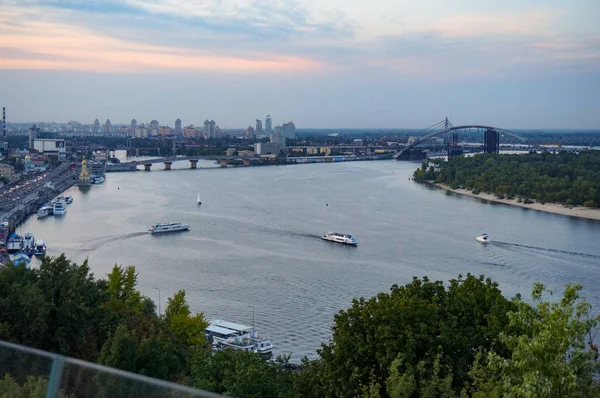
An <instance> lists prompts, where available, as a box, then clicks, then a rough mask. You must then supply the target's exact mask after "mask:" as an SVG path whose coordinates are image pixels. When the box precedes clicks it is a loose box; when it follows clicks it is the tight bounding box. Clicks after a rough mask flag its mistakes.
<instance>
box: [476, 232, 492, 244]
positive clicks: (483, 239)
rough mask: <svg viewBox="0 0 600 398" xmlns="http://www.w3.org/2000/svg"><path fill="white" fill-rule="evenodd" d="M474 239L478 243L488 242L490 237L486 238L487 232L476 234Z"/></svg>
mask: <svg viewBox="0 0 600 398" xmlns="http://www.w3.org/2000/svg"><path fill="white" fill-rule="evenodd" d="M475 240H476V241H477V242H480V243H488V242H489V241H490V238H488V235H487V234H481V236H478V237H477V238H475Z"/></svg>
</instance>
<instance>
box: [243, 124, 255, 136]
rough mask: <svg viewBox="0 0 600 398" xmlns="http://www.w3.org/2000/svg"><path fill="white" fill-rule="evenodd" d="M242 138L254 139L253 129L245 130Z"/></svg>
mask: <svg viewBox="0 0 600 398" xmlns="http://www.w3.org/2000/svg"><path fill="white" fill-rule="evenodd" d="M244 137H246V138H254V127H252V126H248V128H247V129H246V133H245V134H244Z"/></svg>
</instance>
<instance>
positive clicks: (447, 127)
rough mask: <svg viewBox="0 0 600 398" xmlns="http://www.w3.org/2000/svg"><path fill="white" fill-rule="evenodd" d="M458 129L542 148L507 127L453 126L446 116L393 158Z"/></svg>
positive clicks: (497, 140)
mask: <svg viewBox="0 0 600 398" xmlns="http://www.w3.org/2000/svg"><path fill="white" fill-rule="evenodd" d="M436 126H439V127H438V128H439V129H438V130H435V131H433V132H428V130H430V129H432V128H435V127H436ZM459 130H483V131H484V137H486V139H487V134H485V132H488V131H489V132H493V133H502V134H506V135H510V136H511V137H514V138H516V139H518V140H519V141H521V142H523V143H524V144H527V145H529V146H531V147H534V148H536V149H537V150H540V151H543V150H544V149H543V148H542V147H541V146H540V145H539V144H536V143H535V142H533V141H531V140H530V139H527V138H525V137H523V136H521V135H519V134H517V133H515V132H513V131H510V130H507V129H504V128H501V127H494V126H486V125H482V124H468V125H462V126H453V125H452V124H451V123H450V122H449V121H448V118H446V119H445V120H442V121H441V122H438V123H436V124H435V125H433V126H432V127H430V128H428V129H426V130H424V131H423V132H425V135H423V136H421V137H416V139H415V141H414V142H412V143H410V144H408V145H406V146H404V147H403V148H402V149H400V150H399V151H398V152H396V153H395V154H394V159H400V157H401V155H402V154H403V153H406V152H408V151H410V150H412V149H414V148H416V147H417V146H418V145H421V144H423V143H425V142H426V141H428V140H429V139H431V138H434V137H438V136H443V135H445V134H449V133H451V132H454V131H459ZM495 144H499V137H498V138H497V139H496V142H495ZM485 145H486V142H485V141H484V146H485Z"/></svg>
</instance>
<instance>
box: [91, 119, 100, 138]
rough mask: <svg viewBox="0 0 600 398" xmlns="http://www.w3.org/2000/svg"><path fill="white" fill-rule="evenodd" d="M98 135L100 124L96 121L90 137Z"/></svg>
mask: <svg viewBox="0 0 600 398" xmlns="http://www.w3.org/2000/svg"><path fill="white" fill-rule="evenodd" d="M98 134H100V122H99V121H98V119H96V120H94V127H92V135H98Z"/></svg>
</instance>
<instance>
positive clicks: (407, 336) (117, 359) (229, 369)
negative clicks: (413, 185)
mask: <svg viewBox="0 0 600 398" xmlns="http://www.w3.org/2000/svg"><path fill="white" fill-rule="evenodd" d="M581 290H582V287H581V286H580V285H567V286H566V289H565V291H564V294H563V296H562V298H560V299H558V300H557V299H556V298H554V297H553V296H552V295H551V292H549V291H547V290H546V289H545V287H544V286H543V285H540V284H536V285H535V286H534V288H533V293H532V302H533V304H530V303H528V302H526V301H523V300H521V298H520V296H517V297H515V298H513V299H511V300H509V299H508V298H505V297H504V296H503V295H502V292H501V291H500V289H499V286H498V284H497V283H495V282H493V281H492V280H490V279H487V278H485V277H483V276H479V277H476V276H473V275H467V276H466V277H463V276H460V275H459V276H458V277H457V278H456V279H452V280H450V281H449V282H442V281H431V280H429V279H428V278H427V277H423V278H414V279H413V280H412V281H411V282H410V283H407V284H405V285H401V286H400V285H393V286H392V287H391V289H390V291H389V292H388V293H379V294H377V295H376V296H374V297H371V298H359V299H356V300H353V302H352V305H351V306H350V307H349V308H348V309H346V310H342V311H340V312H339V313H338V314H336V315H335V316H334V317H333V321H334V324H333V327H332V336H331V339H330V341H329V342H327V343H325V344H323V345H322V347H321V349H320V350H319V351H318V357H317V358H316V359H313V360H309V359H307V358H304V359H303V360H302V363H301V364H299V365H297V366H292V365H291V364H289V363H288V361H289V356H288V357H279V358H277V360H275V361H267V360H265V359H264V358H262V357H261V356H260V355H258V354H256V353H252V352H245V351H236V350H225V351H218V352H216V353H213V352H211V349H210V347H209V346H207V344H206V339H205V335H204V334H205V328H206V325H207V322H206V320H205V318H204V315H203V314H202V313H197V314H193V313H192V311H191V309H190V306H189V304H188V303H187V302H186V297H185V291H183V290H181V291H177V292H176V293H175V294H173V296H172V297H170V298H169V299H168V304H167V308H166V309H165V314H164V315H162V316H159V315H157V314H156V312H155V307H154V303H153V302H152V300H150V299H149V298H147V297H145V296H144V295H143V294H141V293H140V292H139V291H138V290H137V272H136V270H135V268H134V267H122V266H118V265H116V266H115V267H114V268H113V269H112V271H111V272H110V273H109V274H108V275H107V278H106V279H95V278H94V276H93V274H91V273H90V270H89V266H88V263H87V261H84V262H83V263H82V264H79V265H78V264H75V263H73V262H71V261H69V260H68V259H67V258H66V257H65V256H59V257H56V258H51V257H45V258H44V259H43V260H42V264H41V265H40V267H39V269H27V268H25V267H24V266H17V267H5V268H4V269H2V270H0V339H2V340H7V341H11V342H15V343H20V344H25V345H29V346H32V347H36V348H41V349H44V350H48V351H52V352H57V353H60V354H64V355H68V356H74V357H77V358H82V359H86V360H88V361H94V362H99V363H101V364H104V365H108V366H111V367H116V368H119V369H123V370H126V371H130V372H135V373H139V374H142V375H146V376H150V377H154V378H159V379H163V380H168V381H173V382H178V383H184V384H187V385H190V386H193V387H197V388H202V389H206V390H210V391H214V392H217V393H220V394H226V395H229V396H233V397H239V398H246V397H248V398H250V397H252V398H253V397H276V398H288V397H289V398H292V397H294V398H295V397H315V398H316V397H319V398H320V397H336V398H337V397H371V398H375V397H457V396H462V397H469V396H473V397H549V398H550V397H587V396H600V389H599V384H598V380H599V378H600V367H599V363H598V347H597V345H596V344H595V342H594V337H595V333H596V328H597V326H598V322H599V321H600V318H598V317H597V316H595V315H594V313H593V311H592V307H591V306H590V304H589V303H587V302H586V301H585V300H584V299H583V298H582V297H581ZM48 371H49V367H48V364H47V363H41V362H39V361H37V362H36V361H33V362H32V360H31V358H28V357H27V356H26V355H23V356H20V355H19V354H11V355H0V377H3V378H2V379H0V398H1V397H3V396H11V397H12V396H13V395H14V396H16V397H19V396H23V397H25V396H34V397H35V396H41V394H42V393H43V392H44V391H45V389H46V386H47V383H48V380H47V376H48ZM65 377H66V378H65V380H64V382H63V383H62V384H61V392H60V394H62V395H60V396H64V397H69V396H89V397H107V398H108V397H111V398H112V397H117V396H118V397H138V396H144V397H148V398H152V397H163V396H167V397H168V396H171V395H169V393H167V392H166V391H163V390H157V389H156V388H154V387H153V386H149V385H144V384H143V383H131V382H130V381H128V380H126V379H124V378H122V377H117V376H113V375H109V374H103V373H97V372H87V373H86V372H85V371H83V370H81V371H79V372H69V373H67V374H66V376H65ZM6 392H7V393H8V394H9V395H6V394H7V393H6ZM3 393H5V394H4V395H2V394H3ZM11 394H12V395H11ZM172 396H177V395H176V394H175V395H172Z"/></svg>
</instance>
